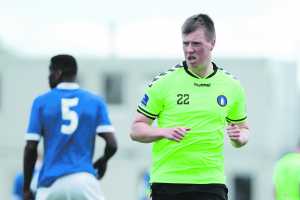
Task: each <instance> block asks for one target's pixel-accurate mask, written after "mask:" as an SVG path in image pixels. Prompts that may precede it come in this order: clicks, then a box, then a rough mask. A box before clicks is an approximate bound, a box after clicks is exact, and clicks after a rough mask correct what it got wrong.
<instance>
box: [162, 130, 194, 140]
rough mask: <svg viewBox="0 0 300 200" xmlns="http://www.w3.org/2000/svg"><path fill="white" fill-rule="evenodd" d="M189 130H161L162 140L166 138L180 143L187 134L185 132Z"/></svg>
mask: <svg viewBox="0 0 300 200" xmlns="http://www.w3.org/2000/svg"><path fill="white" fill-rule="evenodd" d="M190 130H191V129H190V128H184V127H176V128H162V129H161V132H162V136H163V137H164V138H167V139H169V140H172V141H175V142H180V141H181V140H182V139H183V138H184V136H185V135H186V134H187V132H188V131H190Z"/></svg>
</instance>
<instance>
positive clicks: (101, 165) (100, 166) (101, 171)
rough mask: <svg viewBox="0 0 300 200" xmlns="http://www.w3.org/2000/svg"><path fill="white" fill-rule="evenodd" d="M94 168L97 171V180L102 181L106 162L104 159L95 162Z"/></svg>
mask: <svg viewBox="0 0 300 200" xmlns="http://www.w3.org/2000/svg"><path fill="white" fill-rule="evenodd" d="M94 168H95V169H96V171H97V179H98V180H100V179H102V178H103V176H104V174H105V172H106V168H107V161H106V160H104V159H99V160H97V162H96V163H95V164H94Z"/></svg>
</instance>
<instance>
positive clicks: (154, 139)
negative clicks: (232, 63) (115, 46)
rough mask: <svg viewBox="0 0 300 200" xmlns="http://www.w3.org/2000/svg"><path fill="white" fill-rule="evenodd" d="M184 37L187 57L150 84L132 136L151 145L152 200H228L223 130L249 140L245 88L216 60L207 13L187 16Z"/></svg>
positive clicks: (238, 142) (239, 142)
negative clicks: (213, 59)
mask: <svg viewBox="0 0 300 200" xmlns="http://www.w3.org/2000/svg"><path fill="white" fill-rule="evenodd" d="M182 40H183V51H184V55H185V61H184V62H183V63H181V64H179V65H177V66H175V67H173V68H171V69H170V70H168V71H167V72H164V73H161V74H160V75H159V76H157V77H155V78H154V80H153V81H152V83H150V84H149V87H148V88H147V89H146V94H145V95H144V97H143V99H142V101H141V103H140V104H139V106H138V109H137V111H138V113H137V116H136V118H135V119H134V122H133V124H132V130H131V134H130V136H131V138H132V139H133V140H135V141H138V142H142V143H153V147H152V161H153V164H152V168H151V175H150V181H151V184H152V185H151V190H152V191H151V195H152V199H153V200H196V199H197V200H202V199H203V200H226V199H227V187H226V185H225V175H224V157H223V145H224V132H225V127H226V126H227V128H226V133H227V134H228V136H229V138H230V140H231V142H232V144H233V146H235V147H241V146H243V145H245V144H246V143H247V141H248V135H249V131H248V125H247V123H246V118H247V117H246V109H245V107H246V106H245V94H244V90H243V88H242V87H241V85H240V82H239V81H238V80H236V79H235V78H234V77H233V76H232V75H230V74H229V73H228V72H226V71H224V70H222V69H221V68H219V67H217V65H216V64H215V63H213V62H212V56H211V53H212V50H213V48H214V46H215V40H216V36H215V28H214V23H213V21H212V20H211V18H210V17H209V16H208V15H206V14H198V15H194V16H191V17H189V18H188V19H187V20H186V21H185V22H184V24H183V26H182ZM155 119H157V127H154V126H151V124H152V122H153V120H155Z"/></svg>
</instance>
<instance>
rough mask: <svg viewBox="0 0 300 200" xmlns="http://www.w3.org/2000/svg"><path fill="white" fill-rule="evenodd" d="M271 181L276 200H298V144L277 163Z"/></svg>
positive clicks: (299, 158) (299, 187) (299, 149)
mask: <svg viewBox="0 0 300 200" xmlns="http://www.w3.org/2000/svg"><path fill="white" fill-rule="evenodd" d="M273 181H274V186H275V188H274V189H275V199H276V200H300V144H299V145H298V148H297V150H296V151H294V152H289V153H287V154H285V155H284V156H283V157H282V158H281V159H279V160H278V161H277V163H276V166H275V169H274V174H273Z"/></svg>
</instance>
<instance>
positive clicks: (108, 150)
mask: <svg viewBox="0 0 300 200" xmlns="http://www.w3.org/2000/svg"><path fill="white" fill-rule="evenodd" d="M99 136H100V137H101V138H103V139H104V141H105V148H104V153H103V155H102V156H101V157H100V158H99V159H98V160H97V161H96V162H95V163H94V164H93V166H94V168H96V169H97V170H98V178H99V179H101V178H102V177H103V176H104V174H105V171H106V166H107V162H108V160H109V159H110V158H111V157H112V156H113V155H114V154H115V153H116V152H117V149H118V145H117V140H116V138H115V136H114V134H113V133H112V132H105V133H100V134H99Z"/></svg>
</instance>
